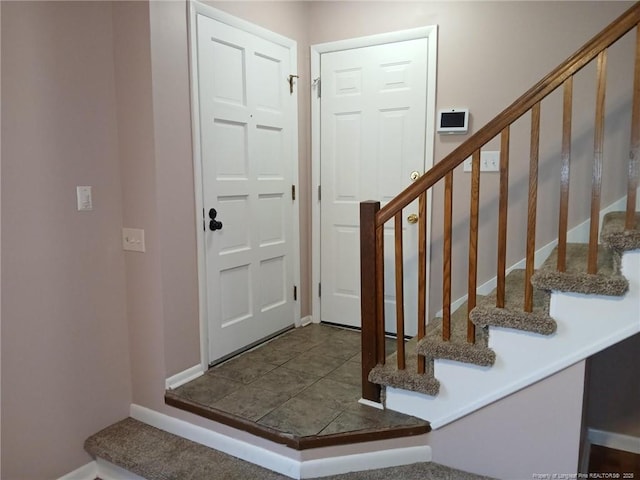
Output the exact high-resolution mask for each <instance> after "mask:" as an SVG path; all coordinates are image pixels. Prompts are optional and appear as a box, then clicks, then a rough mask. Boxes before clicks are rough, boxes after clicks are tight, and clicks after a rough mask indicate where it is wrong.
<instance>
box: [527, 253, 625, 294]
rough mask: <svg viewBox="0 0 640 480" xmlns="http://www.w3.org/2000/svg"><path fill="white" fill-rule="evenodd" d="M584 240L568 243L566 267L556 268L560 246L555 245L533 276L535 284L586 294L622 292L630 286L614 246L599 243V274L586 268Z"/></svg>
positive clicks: (549, 288)
mask: <svg viewBox="0 0 640 480" xmlns="http://www.w3.org/2000/svg"><path fill="white" fill-rule="evenodd" d="M588 248H589V246H588V245H587V244H585V243H568V244H567V269H566V271H565V272H558V271H557V270H556V264H557V258H558V257H557V256H558V249H557V248H556V249H554V250H553V252H552V253H551V255H550V256H549V258H547V260H546V261H545V262H544V263H543V264H542V266H541V267H540V269H539V270H538V271H537V272H536V273H535V274H534V275H533V277H532V278H531V283H532V284H533V286H534V287H536V288H537V289H540V290H547V291H552V290H555V291H561V292H574V293H582V294H586V295H607V296H622V295H624V294H625V293H626V292H627V290H628V289H629V282H628V281H627V279H626V278H624V277H623V276H622V275H620V255H619V254H618V253H616V252H615V251H612V250H611V249H609V248H607V247H605V246H603V245H599V247H598V265H597V267H598V270H597V273H596V274H589V273H586V272H587V253H588Z"/></svg>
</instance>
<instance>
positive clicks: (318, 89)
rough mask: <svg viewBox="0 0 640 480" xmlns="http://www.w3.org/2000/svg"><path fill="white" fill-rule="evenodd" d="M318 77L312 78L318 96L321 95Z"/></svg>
mask: <svg viewBox="0 0 640 480" xmlns="http://www.w3.org/2000/svg"><path fill="white" fill-rule="evenodd" d="M320 85H321V84H320V77H318V78H314V79H313V86H314V87H316V92H317V94H318V98H320V97H321V87H320Z"/></svg>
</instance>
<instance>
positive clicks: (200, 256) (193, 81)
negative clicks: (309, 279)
mask: <svg viewBox="0 0 640 480" xmlns="http://www.w3.org/2000/svg"><path fill="white" fill-rule="evenodd" d="M188 8H189V22H188V40H189V75H190V86H191V125H192V145H193V178H194V192H195V220H196V222H195V227H196V254H197V265H198V313H199V322H200V363H201V367H202V369H203V370H204V371H206V370H207V369H208V368H209V360H210V357H209V323H208V321H209V317H208V309H207V278H206V261H205V260H206V254H205V241H204V232H203V230H202V221H203V219H202V212H203V208H204V204H203V188H202V152H201V150H200V114H199V112H200V105H199V101H198V94H197V92H198V60H197V51H196V46H197V31H196V17H197V15H198V14H202V15H205V16H207V17H209V18H212V19H214V20H217V21H219V22H221V23H224V24H226V25H229V26H231V27H234V28H237V29H239V30H243V31H245V32H247V33H250V34H253V35H256V36H258V37H260V38H262V39H264V40H268V41H270V42H272V43H276V44H278V45H280V46H283V47H285V48H286V49H287V50H289V61H290V65H291V70H292V72H291V74H292V75H295V74H296V73H297V70H298V57H297V42H296V41H295V40H292V39H290V38H287V37H285V36H283V35H280V34H278V33H275V32H272V31H271V30H267V29H266V28H264V27H261V26H259V25H256V24H253V23H251V22H248V21H246V20H243V19H241V18H238V17H234V16H233V15H231V14H229V13H226V12H223V11H222V10H218V9H216V8H213V7H211V6H209V5H205V4H204V3H201V2H199V1H196V0H191V1H189V4H188ZM284 80H285V79H283V81H284ZM292 96H293V102H292V106H291V112H290V113H291V127H292V129H293V131H292V135H291V178H292V181H294V182H295V185H296V186H297V185H299V178H298V163H299V160H298V90H297V88H296V89H294V91H293V95H292ZM298 190H299V188H298ZM299 205H300V201H299V197H298V198H296V200H295V201H294V202H293V205H292V208H293V238H292V242H293V253H292V257H293V258H292V259H291V261H292V262H293V281H294V284H295V285H297V286H298V287H300V215H299V211H300V207H299ZM293 308H294V315H293V317H294V318H293V322H292V326H294V325H297V324H299V323H300V299H298V300H297V301H294V307H293Z"/></svg>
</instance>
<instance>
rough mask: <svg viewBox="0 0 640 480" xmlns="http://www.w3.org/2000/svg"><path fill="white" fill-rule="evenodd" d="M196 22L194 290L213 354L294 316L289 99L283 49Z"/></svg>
mask: <svg viewBox="0 0 640 480" xmlns="http://www.w3.org/2000/svg"><path fill="white" fill-rule="evenodd" d="M195 26H196V29H197V31H196V34H195V42H196V45H193V46H192V48H196V49H197V53H196V55H197V58H196V60H197V82H196V86H197V92H194V93H195V95H197V102H196V103H197V105H198V109H199V112H198V113H199V115H198V119H197V121H198V123H199V139H196V142H198V141H199V148H200V159H201V162H200V164H201V181H202V185H201V189H202V213H203V215H204V222H203V230H204V231H203V236H202V237H201V238H202V243H203V247H204V262H205V264H206V268H205V270H206V273H205V274H204V275H201V282H203V281H204V284H205V287H204V288H202V286H201V290H200V291H201V295H203V294H204V295H205V296H206V304H204V308H205V309H206V316H207V327H208V328H207V330H208V332H207V333H208V349H209V352H208V353H209V356H208V359H209V362H214V361H215V360H217V359H220V358H222V357H225V356H227V355H229V354H231V353H233V352H236V351H239V350H242V349H243V348H245V347H247V346H249V345H251V344H254V343H256V342H257V341H259V340H261V339H264V338H266V337H269V336H271V335H273V334H274V333H276V332H279V331H281V330H283V329H286V328H287V327H291V326H293V324H294V321H295V318H294V313H295V311H296V309H295V299H294V265H295V264H296V263H297V261H296V260H295V255H296V254H297V253H296V242H295V239H294V212H295V211H294V208H293V207H294V199H293V195H292V186H293V185H294V184H295V183H296V180H295V179H294V170H295V162H296V161H297V152H295V146H296V143H295V138H296V137H297V125H296V123H295V111H296V100H295V98H296V97H295V95H293V94H292V93H291V92H290V87H289V83H288V82H287V79H288V76H289V75H290V74H291V73H292V70H291V68H292V66H291V65H290V63H291V57H290V55H291V49H290V48H287V47H285V46H283V45H281V44H278V43H274V42H272V41H269V40H266V39H264V38H261V37H260V36H257V35H255V34H253V33H249V32H247V31H245V30H243V29H240V28H236V27H234V26H230V25H228V24H225V23H223V22H221V21H218V20H215V19H212V18H209V17H208V16H205V15H202V14H197V15H196V22H195ZM192 38H193V37H192ZM292 48H294V50H295V44H294V47H292ZM294 68H295V65H294ZM202 304H203V303H202V302H201V308H202Z"/></svg>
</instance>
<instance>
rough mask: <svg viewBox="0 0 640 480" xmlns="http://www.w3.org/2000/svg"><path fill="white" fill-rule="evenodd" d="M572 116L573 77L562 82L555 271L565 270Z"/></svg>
mask: <svg viewBox="0 0 640 480" xmlns="http://www.w3.org/2000/svg"><path fill="white" fill-rule="evenodd" d="M572 115H573V77H572V76H571V77H569V78H567V80H566V81H565V82H564V97H563V107H562V154H561V160H562V164H561V166H560V216H559V219H558V262H557V265H556V267H557V269H558V271H559V272H564V271H565V270H566V269H567V229H568V221H569V173H570V165H569V163H570V161H571V118H572Z"/></svg>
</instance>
